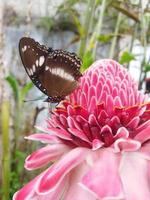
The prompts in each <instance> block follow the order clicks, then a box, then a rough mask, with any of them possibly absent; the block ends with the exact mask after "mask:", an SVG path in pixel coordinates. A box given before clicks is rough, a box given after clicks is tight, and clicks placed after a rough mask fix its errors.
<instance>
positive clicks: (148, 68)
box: [144, 63, 150, 72]
mask: <svg viewBox="0 0 150 200" xmlns="http://www.w3.org/2000/svg"><path fill="white" fill-rule="evenodd" d="M144 71H145V72H149V71H150V64H149V63H145V64H144Z"/></svg>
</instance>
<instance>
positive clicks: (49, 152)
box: [25, 144, 69, 170]
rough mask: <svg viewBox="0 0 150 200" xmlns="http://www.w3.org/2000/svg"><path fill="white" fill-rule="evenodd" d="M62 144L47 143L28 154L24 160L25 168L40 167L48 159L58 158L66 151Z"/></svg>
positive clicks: (47, 161) (66, 148) (46, 162)
mask: <svg viewBox="0 0 150 200" xmlns="http://www.w3.org/2000/svg"><path fill="white" fill-rule="evenodd" d="M68 149H69V148H68V147H67V146H66V145H64V144H53V145H47V146H45V147H43V148H41V149H39V150H37V151H35V152H33V153H32V154H31V155H29V156H28V157H27V158H26V160H25V168H26V169H28V170H33V169H37V168H40V167H42V166H44V165H46V164H48V163H49V162H50V161H54V160H56V159H58V158H59V157H60V156H61V155H62V154H63V153H65V152H66V151H68Z"/></svg>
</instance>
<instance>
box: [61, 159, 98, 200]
mask: <svg viewBox="0 0 150 200" xmlns="http://www.w3.org/2000/svg"><path fill="white" fill-rule="evenodd" d="M88 169H89V167H88V165H87V164H86V163H85V162H83V163H82V164H80V165H78V166H77V167H76V168H75V169H73V170H72V172H71V173H70V175H69V185H68V188H67V189H66V194H65V196H64V200H96V198H95V196H94V195H92V194H91V193H90V192H88V191H87V190H85V189H84V188H83V187H82V186H81V185H80V181H81V179H82V176H83V174H85V173H86V172H87V170H88Z"/></svg>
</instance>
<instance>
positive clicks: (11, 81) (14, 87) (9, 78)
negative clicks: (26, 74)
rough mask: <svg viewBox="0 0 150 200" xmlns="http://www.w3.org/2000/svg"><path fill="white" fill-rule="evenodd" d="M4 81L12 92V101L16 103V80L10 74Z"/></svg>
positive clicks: (17, 93)
mask: <svg viewBox="0 0 150 200" xmlns="http://www.w3.org/2000/svg"><path fill="white" fill-rule="evenodd" d="M6 81H7V82H8V83H9V85H10V87H11V89H12V91H13V95H14V99H15V100H16V101H18V100H19V83H18V81H17V79H16V78H15V76H13V75H12V74H11V75H9V76H7V77H6Z"/></svg>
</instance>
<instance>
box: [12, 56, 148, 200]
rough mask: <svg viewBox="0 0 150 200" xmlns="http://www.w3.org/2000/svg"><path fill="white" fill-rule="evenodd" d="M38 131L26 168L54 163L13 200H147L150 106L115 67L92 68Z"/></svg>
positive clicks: (111, 64) (103, 62)
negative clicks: (38, 143)
mask: <svg viewBox="0 0 150 200" xmlns="http://www.w3.org/2000/svg"><path fill="white" fill-rule="evenodd" d="M42 130H43V131H44V132H45V133H39V134H33V135H30V136H28V137H27V139H29V140H36V141H42V142H44V143H45V144H46V146H45V147H42V148H41V149H39V150H37V151H35V152H34V153H32V154H31V155H29V156H28V157H27V158H26V161H25V168H26V169H28V170H34V169H37V168H40V167H43V166H44V165H46V164H48V163H50V162H51V161H53V162H54V163H53V164H52V165H50V167H49V168H47V169H46V170H45V171H44V172H42V173H41V174H40V175H39V176H37V177H36V178H35V179H33V180H32V181H31V182H29V183H28V184H27V185H25V186H24V187H23V188H22V189H20V190H19V191H18V192H17V193H15V195H14V197H13V200H60V199H62V200H117V199H119V200H149V199H150V161H149V159H150V103H146V96H145V95H144V94H142V93H141V92H140V91H138V88H137V84H136V83H135V82H134V80H133V79H132V78H131V76H130V75H129V74H128V72H127V71H126V69H124V68H123V67H122V66H121V65H120V64H119V63H117V62H115V61H113V60H110V59H104V60H99V61H97V62H95V63H94V64H93V65H92V66H91V67H90V68H89V69H88V70H87V71H86V72H85V73H84V75H83V77H81V79H80V83H79V87H78V88H77V89H76V90H75V91H74V92H73V93H72V94H71V95H70V96H69V98H68V99H67V100H65V101H63V102H61V104H59V105H58V106H57V107H56V108H55V110H54V111H53V114H52V116H51V119H49V120H48V121H47V125H46V126H44V127H42ZM47 133H48V134H47Z"/></svg>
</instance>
